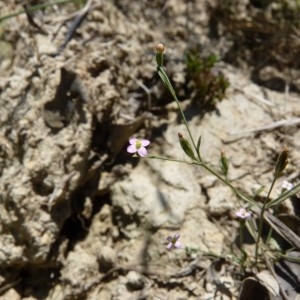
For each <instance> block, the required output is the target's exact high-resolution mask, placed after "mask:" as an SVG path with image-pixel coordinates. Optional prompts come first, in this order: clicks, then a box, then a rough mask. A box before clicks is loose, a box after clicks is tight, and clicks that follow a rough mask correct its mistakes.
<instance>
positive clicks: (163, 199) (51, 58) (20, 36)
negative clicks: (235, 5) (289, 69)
mask: <svg viewBox="0 0 300 300" xmlns="http://www.w3.org/2000/svg"><path fill="white" fill-rule="evenodd" d="M89 4H90V5H91V6H90V7H89V8H90V9H89V11H88V13H87V14H86V16H85V17H84V20H83V21H82V23H81V24H80V26H79V27H78V29H77V30H76V32H75V34H74V35H73V36H72V39H71V40H70V41H69V43H67V44H66V45H64V43H65V40H66V36H67V35H68V33H70V31H69V30H70V28H71V26H72V25H73V24H74V23H72V19H70V17H73V19H74V17H75V18H76V16H74V15H73V14H74V12H76V13H77V14H78V12H80V10H79V9H80V7H79V6H78V5H77V6H76V5H75V4H71V3H69V4H65V5H54V6H52V7H48V8H45V9H42V10H39V11H36V12H34V13H33V14H32V16H33V17H34V22H35V23H36V24H38V26H36V27H35V26H33V25H32V24H30V22H29V21H28V18H27V17H26V14H20V15H18V16H16V17H13V18H9V19H7V20H5V21H3V22H2V23H0V37H1V41H0V42H1V46H0V48H1V53H0V70H1V73H0V104H1V114H0V125H1V126H0V245H1V249H0V264H1V268H0V294H1V296H0V299H10V300H14V299H49V300H50V299H53V300H59V299H120V300H123V299H236V298H238V293H239V287H240V277H239V272H238V268H237V265H234V264H230V263H228V261H227V262H226V260H221V259H220V257H223V258H228V257H229V256H230V255H231V254H232V252H231V251H232V249H230V245H233V244H234V241H235V239H236V237H237V235H238V222H237V220H235V218H234V217H233V216H234V211H235V210H236V209H237V208H238V207H240V206H241V205H243V204H242V203H241V202H239V200H238V199H237V198H236V197H235V196H234V194H233V193H232V191H231V190H230V189H228V188H227V187H225V186H224V185H222V184H221V183H220V182H218V180H217V179H216V178H214V177H213V176H211V175H209V174H208V173H207V172H205V171H204V170H202V169H199V168H196V167H195V166H191V165H186V164H180V163H172V162H164V161H160V160H154V159H153V160H152V159H139V158H132V157H131V155H129V154H128V153H127V152H126V147H127V143H128V139H129V138H130V137H132V136H136V137H145V138H147V139H149V140H151V144H150V146H149V147H148V149H149V153H150V154H153V155H155V154H157V155H162V156H168V157H174V158H177V159H186V156H185V154H184V153H183V151H182V149H181V148H180V145H179V142H178V137H177V134H178V132H181V133H183V134H184V135H185V136H187V132H186V129H185V127H184V126H183V124H182V122H181V121H180V118H179V114H178V111H177V110H176V106H174V103H172V99H171V96H170V95H169V94H168V93H167V91H166V89H165V88H164V87H163V85H162V83H161V81H160V79H159V77H158V75H157V74H156V65H155V56H154V50H153V49H154V47H155V45H156V43H157V42H159V41H162V42H164V43H165V44H166V46H167V51H166V71H167V73H168V74H169V75H170V78H171V80H172V82H173V83H174V87H175V89H176V91H178V97H179V98H180V101H181V103H182V106H183V108H184V112H185V114H186V116H187V119H188V121H189V124H190V129H191V132H192V133H193V135H194V136H195V138H198V136H199V135H201V136H202V144H201V151H202V152H201V153H202V156H203V157H204V158H205V161H208V162H210V163H211V165H213V166H214V167H215V168H218V161H219V158H220V151H221V150H222V151H224V152H225V153H226V156H227V157H228V159H229V160H230V171H229V178H230V179H231V181H232V183H234V184H235V185H236V186H237V187H238V188H240V189H241V190H243V191H244V192H246V193H248V194H253V192H254V191H255V190H257V189H258V188H259V187H260V186H269V185H270V183H271V181H272V175H273V166H274V163H275V162H276V158H277V155H278V153H279V152H280V151H281V150H282V149H283V147H284V146H287V147H288V148H289V149H290V162H292V163H290V164H289V165H288V167H287V170H286V172H285V174H284V176H283V177H282V178H280V179H279V180H278V182H277V183H276V186H275V188H274V192H273V195H272V196H275V195H278V194H279V193H280V191H281V184H282V182H283V181H284V180H289V181H291V182H293V183H297V180H299V175H300V174H299V168H298V167H297V166H299V165H300V156H299V151H298V149H299V147H300V142H299V141H300V133H299V130H298V128H299V125H298V124H299V118H300V108H299V105H298V95H297V94H296V93H287V92H285V93H284V90H279V91H278V88H276V89H277V91H274V90H272V89H268V88H265V87H262V86H258V85H256V84H254V83H253V82H252V81H251V80H250V77H251V74H250V72H247V71H245V69H242V68H237V67H234V66H232V65H230V64H228V63H226V62H224V61H220V62H219V63H218V64H217V68H218V69H219V70H222V72H223V74H225V76H226V77H227V78H228V80H229V82H230V88H229V89H228V91H227V93H226V98H225V99H223V100H222V101H221V102H220V103H218V104H217V106H216V108H215V109H214V110H212V111H209V112H204V111H203V110H201V108H200V106H199V105H198V106H197V105H191V99H190V95H189V94H188V93H187V91H188V89H187V88H186V87H187V85H188V82H187V72H186V66H185V62H184V54H185V53H186V51H189V49H194V48H199V47H200V46H201V48H202V51H203V52H204V53H211V52H215V53H216V54H218V55H220V56H221V58H222V57H224V56H226V53H227V52H226V51H227V49H228V43H227V42H226V41H224V39H222V37H219V38H212V36H211V31H212V25H213V24H212V22H213V21H215V15H214V16H213V18H212V17H211V16H212V15H211V14H210V13H211V11H212V9H213V7H214V6H215V5H216V3H214V2H213V1H206V0H198V1H181V0H180V1H170V0H169V1H159V0H157V1H125V0H123V1H100V0H94V1H88V2H87V5H89ZM0 7H2V8H3V10H2V11H1V13H2V12H5V11H6V10H7V9H9V10H10V11H12V10H14V9H17V8H18V7H15V6H14V5H13V3H12V2H11V3H10V2H9V3H8V4H7V6H6V4H4V3H1V6H0ZM3 14H4V13H3ZM3 14H2V15H3ZM61 25H62V26H61ZM62 45H64V47H62ZM222 55H223V56H222ZM276 74H277V73H276ZM276 74H275V75H276ZM271 75H272V74H271ZM275 75H274V77H276V76H277V75H278V74H277V75H276V76H275ZM280 76H281V78H284V75H282V74H280ZM277 77H278V76H277ZM276 89H275V90H276ZM295 91H297V90H296V89H295ZM281 120H283V121H282V122H281V123H279V124H277V123H274V122H277V121H281ZM265 193H266V192H265V191H263V195H264V194H265ZM286 210H289V214H292V215H293V214H295V212H294V211H293V208H292V207H289V206H288V204H287V205H286ZM297 228H298V229H299V227H297ZM176 233H179V234H180V235H181V242H182V244H183V245H184V246H193V247H197V248H199V249H201V252H198V253H197V254H191V255H190V256H187V255H186V253H185V251H183V250H176V251H168V250H167V249H166V245H165V240H166V237H167V236H169V235H174V234H176ZM249 247H250V248H251V247H253V245H249ZM203 253H205V254H203ZM217 257H219V258H217ZM218 263H220V265H221V266H222V267H221V269H218V268H217V267H216V265H217V264H218ZM278 299H279V298H278ZM280 299H281V298H280Z"/></svg>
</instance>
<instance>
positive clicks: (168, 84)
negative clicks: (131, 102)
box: [157, 66, 202, 162]
mask: <svg viewBox="0 0 300 300" xmlns="http://www.w3.org/2000/svg"><path fill="white" fill-rule="evenodd" d="M157 71H158V74H159V76H160V77H161V79H162V81H163V82H164V84H165V85H166V87H167V88H168V90H169V91H170V93H171V95H172V97H173V99H174V100H175V102H176V104H177V107H178V109H179V112H180V115H181V117H182V120H183V122H184V125H185V127H186V129H187V131H188V134H189V137H190V139H191V141H192V144H193V147H194V149H195V151H196V152H197V156H198V160H199V162H201V161H202V160H201V156H200V153H199V151H197V146H196V143H195V141H194V138H193V136H192V133H191V131H190V128H189V125H188V122H187V120H186V117H185V115H184V113H183V110H182V108H181V106H180V103H179V100H178V98H177V96H176V93H175V90H174V88H173V86H172V84H171V82H170V79H169V77H168V75H167V74H166V72H165V71H164V69H163V68H162V67H160V66H158V67H157Z"/></svg>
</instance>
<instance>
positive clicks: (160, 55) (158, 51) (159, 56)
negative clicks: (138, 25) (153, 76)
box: [155, 43, 166, 67]
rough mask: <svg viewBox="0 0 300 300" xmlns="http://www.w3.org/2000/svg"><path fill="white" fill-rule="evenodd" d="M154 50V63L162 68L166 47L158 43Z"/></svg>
mask: <svg viewBox="0 0 300 300" xmlns="http://www.w3.org/2000/svg"><path fill="white" fill-rule="evenodd" d="M155 50H156V62H157V65H158V67H162V65H163V57H164V52H165V50H166V47H165V46H164V44H162V43H158V44H157V45H156V47H155Z"/></svg>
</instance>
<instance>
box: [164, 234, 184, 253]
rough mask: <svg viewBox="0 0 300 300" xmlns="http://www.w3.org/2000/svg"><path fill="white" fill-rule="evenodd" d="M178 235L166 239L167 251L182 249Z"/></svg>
mask: <svg viewBox="0 0 300 300" xmlns="http://www.w3.org/2000/svg"><path fill="white" fill-rule="evenodd" d="M179 238H180V235H179V234H178V233H177V234H175V235H174V236H173V237H172V236H168V237H167V249H168V250H172V249H180V248H181V247H182V245H181V243H180V241H179Z"/></svg>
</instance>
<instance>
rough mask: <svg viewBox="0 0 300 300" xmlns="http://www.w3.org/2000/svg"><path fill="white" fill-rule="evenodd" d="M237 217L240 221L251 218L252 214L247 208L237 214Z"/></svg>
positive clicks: (241, 209)
mask: <svg viewBox="0 0 300 300" xmlns="http://www.w3.org/2000/svg"><path fill="white" fill-rule="evenodd" d="M235 215H236V216H237V217H238V218H240V219H248V218H250V217H251V215H252V212H251V211H247V210H246V209H245V208H243V207H242V208H240V209H239V210H237V211H236V212H235Z"/></svg>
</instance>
